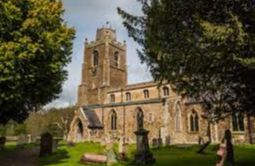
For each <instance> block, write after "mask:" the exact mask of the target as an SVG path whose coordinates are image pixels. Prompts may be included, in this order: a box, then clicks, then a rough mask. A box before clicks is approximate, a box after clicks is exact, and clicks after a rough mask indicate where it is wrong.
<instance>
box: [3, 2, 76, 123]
mask: <svg viewBox="0 0 255 166" xmlns="http://www.w3.org/2000/svg"><path fill="white" fill-rule="evenodd" d="M63 13H64V9H63V5H62V3H61V1H58V0H22V1H20V0H1V1H0V123H3V124H5V123H7V122H8V121H9V120H10V119H12V120H14V121H18V122H21V121H23V120H24V119H26V118H27V116H28V115H29V112H31V111H37V110H38V109H39V108H40V107H41V106H43V105H45V104H47V103H49V102H50V101H52V100H53V99H56V98H57V97H58V94H59V93H60V92H61V86H62V83H63V81H64V80H66V78H67V71H66V69H65V66H66V65H67V64H68V63H69V62H70V61H71V56H70V55H71V50H72V40H73V39H74V34H75V32H74V29H72V28H69V27H68V26H67V24H66V23H65V22H64V20H63V18H62V16H63Z"/></svg>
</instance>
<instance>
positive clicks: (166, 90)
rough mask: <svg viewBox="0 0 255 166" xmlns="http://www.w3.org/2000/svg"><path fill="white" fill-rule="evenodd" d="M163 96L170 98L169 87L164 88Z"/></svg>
mask: <svg viewBox="0 0 255 166" xmlns="http://www.w3.org/2000/svg"><path fill="white" fill-rule="evenodd" d="M163 94H164V96H169V88H168V87H166V86H165V87H164V88H163Z"/></svg>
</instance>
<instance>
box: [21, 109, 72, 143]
mask: <svg viewBox="0 0 255 166" xmlns="http://www.w3.org/2000/svg"><path fill="white" fill-rule="evenodd" d="M75 109H76V107H74V106H71V107H65V108H50V109H47V110H42V111H39V112H33V113H31V114H30V115H29V117H28V118H27V119H26V121H25V124H26V129H27V130H26V132H27V133H29V134H31V136H32V137H33V138H36V137H37V136H40V135H41V134H43V133H44V132H50V133H51V134H53V135H54V136H58V137H62V136H63V139H64V140H65V139H66V138H67V134H68V132H69V126H70V123H71V121H72V119H73V116H74V110H75Z"/></svg>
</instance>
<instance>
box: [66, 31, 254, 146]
mask: <svg viewBox="0 0 255 166" xmlns="http://www.w3.org/2000/svg"><path fill="white" fill-rule="evenodd" d="M84 47H85V49H84V61H83V64H82V75H81V77H82V78H81V84H80V85H79V87H78V101H77V106H78V108H79V109H78V110H76V111H75V116H74V118H73V120H72V122H71V125H70V132H69V134H68V141H72V142H84V141H94V142H101V143H105V142H106V141H107V140H111V141H118V140H120V139H124V141H125V143H135V141H136V137H135V134H134V131H136V129H137V124H136V123H137V120H136V118H137V115H138V114H142V115H143V118H144V119H143V123H144V124H143V126H144V128H145V129H146V130H148V131H149V135H148V138H149V142H150V143H153V142H154V141H155V140H159V139H160V140H162V143H163V144H165V145H169V144H198V142H199V140H203V138H205V139H206V135H207V128H208V127H207V126H208V123H207V120H206V119H204V118H203V117H202V115H203V108H202V107H201V105H200V104H201V103H198V102H194V101H190V100H188V99H186V98H185V97H182V96H179V95H178V94H176V93H175V92H174V91H173V90H172V89H171V86H170V85H169V84H162V85H160V86H159V85H158V84H157V83H156V82H153V81H151V82H144V83H137V84H127V75H128V70H127V54H126V43H125V42H124V43H122V42H118V40H117V37H116V31H115V30H114V29H112V28H110V27H103V28H100V29H97V32H96V39H95V40H94V41H91V42H89V41H87V40H86V41H85V46H84ZM137 74H139V73H137ZM254 128H255V121H254V119H252V118H248V117H247V116H243V115H240V114H235V115H232V116H229V117H228V118H225V119H224V120H223V121H220V122H219V123H217V124H211V125H210V134H211V140H212V143H219V142H220V141H221V139H222V138H223V135H224V132H225V130H226V129H230V130H231V131H232V134H233V141H234V143H252V141H253V139H254V138H255V130H254Z"/></svg>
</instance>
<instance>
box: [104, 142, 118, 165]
mask: <svg viewBox="0 0 255 166" xmlns="http://www.w3.org/2000/svg"><path fill="white" fill-rule="evenodd" d="M106 156H107V165H112V164H114V163H117V159H116V158H117V157H116V155H115V153H114V151H113V143H112V141H110V140H109V142H107V144H106Z"/></svg>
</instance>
